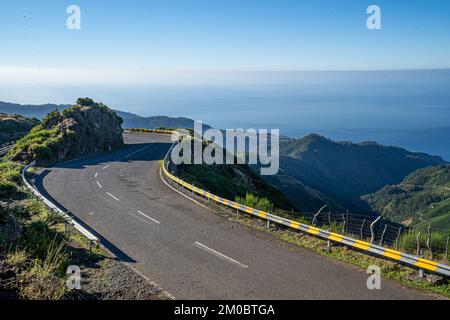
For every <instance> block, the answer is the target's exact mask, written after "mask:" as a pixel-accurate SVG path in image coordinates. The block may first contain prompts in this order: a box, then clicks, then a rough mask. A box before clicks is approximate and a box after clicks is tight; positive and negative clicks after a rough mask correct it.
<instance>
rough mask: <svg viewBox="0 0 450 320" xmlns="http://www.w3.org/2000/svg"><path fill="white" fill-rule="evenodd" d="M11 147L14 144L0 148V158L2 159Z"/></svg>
mask: <svg viewBox="0 0 450 320" xmlns="http://www.w3.org/2000/svg"><path fill="white" fill-rule="evenodd" d="M13 146H14V144H11V145H7V146H5V147H1V148H0V157H3V156H4V155H5V154H7V153H8V152H9V150H11V149H12V147H13Z"/></svg>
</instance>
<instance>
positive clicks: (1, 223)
mask: <svg viewBox="0 0 450 320" xmlns="http://www.w3.org/2000/svg"><path fill="white" fill-rule="evenodd" d="M21 169H22V166H20V165H17V164H14V163H11V162H8V161H2V162H0V181H1V182H0V183H1V185H2V186H4V185H5V184H6V185H8V193H5V192H1V193H0V264H1V266H0V297H2V298H18V299H61V298H62V297H63V296H64V295H66V294H67V292H66V291H65V280H64V279H65V268H66V267H67V265H68V263H69V254H68V251H67V249H66V242H67V241H68V239H67V237H66V235H64V234H63V233H61V232H60V231H58V224H59V223H60V220H59V219H57V218H55V217H54V215H52V214H51V213H50V212H48V211H47V209H46V208H45V206H44V205H43V204H42V203H41V202H39V201H38V200H36V199H34V198H32V197H30V196H29V195H28V194H27V193H26V192H25V191H24V190H23V189H22V187H21V185H20V179H19V178H20V170H21Z"/></svg>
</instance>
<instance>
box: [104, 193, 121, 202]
mask: <svg viewBox="0 0 450 320" xmlns="http://www.w3.org/2000/svg"><path fill="white" fill-rule="evenodd" d="M106 194H107V195H108V196H110V197H111V198H113V199H114V200H117V201H120V199H119V198H117V197H115V196H114V195H112V194H111V193H109V192H107V193H106Z"/></svg>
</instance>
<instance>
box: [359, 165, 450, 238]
mask: <svg viewBox="0 0 450 320" xmlns="http://www.w3.org/2000/svg"><path fill="white" fill-rule="evenodd" d="M363 199H364V200H366V201H367V202H368V203H369V204H370V206H371V207H372V209H373V210H374V211H376V212H378V213H379V214H382V215H383V216H384V217H386V218H389V219H391V220H394V221H397V222H403V223H404V224H406V225H412V226H418V225H419V226H420V225H421V226H424V227H425V226H428V223H431V225H432V228H433V230H439V231H442V232H445V233H447V234H450V166H449V165H441V166H435V167H428V168H424V169H419V170H417V171H415V172H413V173H411V174H410V175H408V176H407V177H406V178H405V179H404V180H403V181H402V182H401V183H400V184H396V185H389V186H385V187H384V188H382V189H381V190H379V191H377V192H375V193H372V194H369V195H366V196H364V197H363Z"/></svg>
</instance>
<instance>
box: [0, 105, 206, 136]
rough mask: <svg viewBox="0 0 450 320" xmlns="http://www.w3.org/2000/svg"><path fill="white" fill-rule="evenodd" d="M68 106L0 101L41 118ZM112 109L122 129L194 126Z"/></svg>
mask: <svg viewBox="0 0 450 320" xmlns="http://www.w3.org/2000/svg"><path fill="white" fill-rule="evenodd" d="M70 106H71V105H65V104H62V105H56V104H43V105H21V104H16V103H9V102H1V101H0V112H3V113H7V114H18V115H22V116H25V117H35V118H38V119H42V118H43V117H44V116H45V115H47V114H48V113H49V112H51V111H53V110H55V109H57V110H59V111H63V110H64V109H66V108H68V107H70ZM114 111H115V112H116V114H117V115H118V116H119V117H121V118H122V119H123V120H124V122H123V124H122V127H123V128H124V129H130V128H143V129H155V128H160V127H166V128H190V129H193V127H194V121H193V120H192V119H188V118H171V117H166V116H151V117H142V116H138V115H136V114H133V113H129V112H123V111H119V110H114ZM203 126H204V128H205V129H208V128H210V126H208V125H203Z"/></svg>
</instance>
